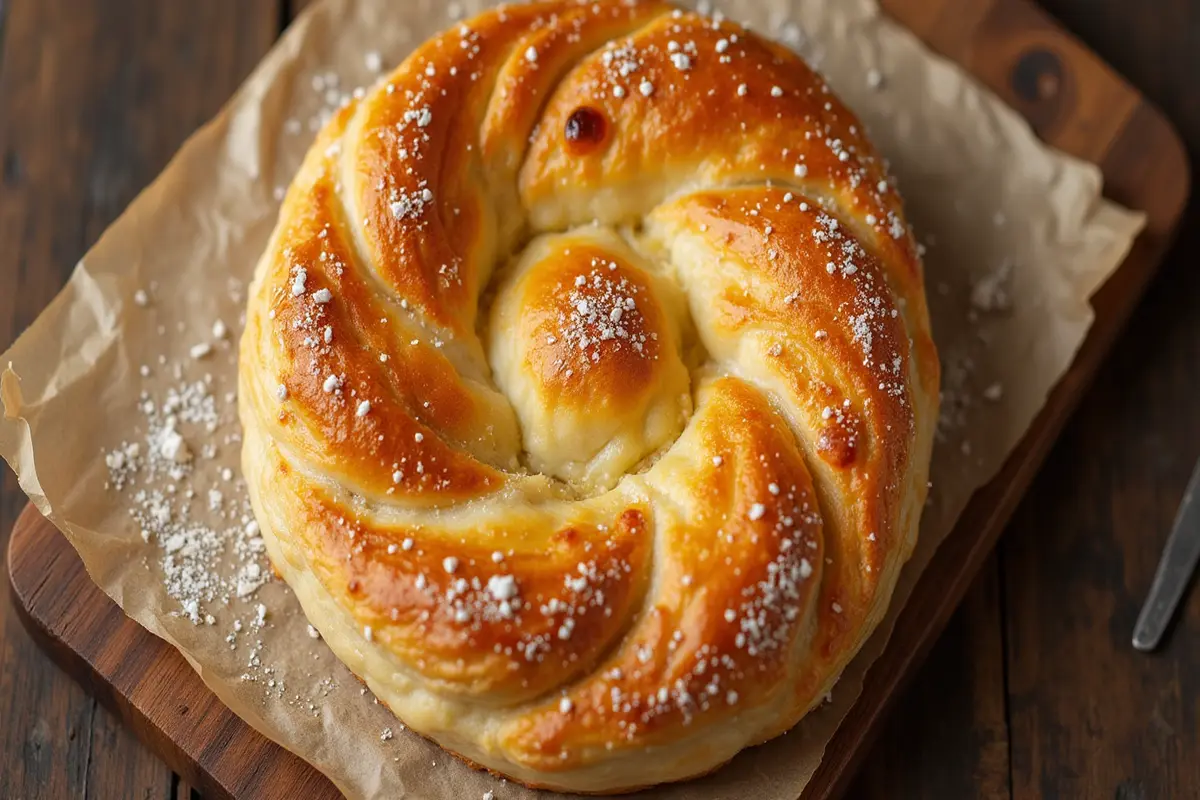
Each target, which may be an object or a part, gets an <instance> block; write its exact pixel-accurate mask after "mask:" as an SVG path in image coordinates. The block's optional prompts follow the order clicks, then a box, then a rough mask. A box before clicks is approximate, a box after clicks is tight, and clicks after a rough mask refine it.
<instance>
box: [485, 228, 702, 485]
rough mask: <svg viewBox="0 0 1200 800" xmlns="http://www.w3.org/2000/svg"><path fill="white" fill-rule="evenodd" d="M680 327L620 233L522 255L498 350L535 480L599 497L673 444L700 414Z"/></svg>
mask: <svg viewBox="0 0 1200 800" xmlns="http://www.w3.org/2000/svg"><path fill="white" fill-rule="evenodd" d="M677 319H678V309H677V308H675V304H674V302H673V301H672V299H671V298H670V292H669V289H668V288H667V287H666V286H665V285H664V281H662V280H661V279H660V278H658V277H657V276H656V275H654V273H653V272H652V271H651V270H650V269H648V268H647V266H646V264H645V263H644V261H643V260H642V259H641V258H640V257H639V256H638V255H637V254H636V253H635V252H634V251H633V250H632V248H630V247H629V246H628V245H627V244H626V243H625V242H624V240H622V239H621V238H620V237H619V236H618V235H616V234H615V233H613V232H611V231H608V230H606V229H603V228H585V229H580V230H577V231H574V232H571V233H566V234H555V235H549V236H543V237H540V238H538V239H535V240H534V241H533V242H532V243H531V244H530V245H529V247H527V248H526V249H525V251H524V253H523V254H522V255H521V256H520V257H519V258H518V260H517V262H516V263H515V264H514V265H513V267H512V270H511V272H510V273H509V274H508V276H507V278H506V279H505V280H504V282H503V283H502V284H501V286H500V287H499V289H498V293H497V296H496V299H495V302H494V304H493V307H492V313H491V319H490V321H489V322H490V337H489V340H490V348H489V349H490V357H491V362H492V368H493V370H494V373H495V378H496V382H497V383H498V384H499V386H500V389H501V391H503V392H504V393H505V394H506V395H507V396H508V398H509V400H511V401H512V404H513V408H514V409H515V411H516V414H517V418H518V420H519V421H520V423H521V427H522V432H523V434H522V435H523V440H524V448H525V452H526V455H527V458H528V462H529V467H530V468H531V469H533V470H534V471H537V472H541V473H544V474H547V475H552V476H554V477H557V478H560V479H562V480H565V481H567V482H568V483H570V484H572V485H574V486H576V488H578V489H580V490H582V491H585V492H592V491H599V490H603V489H606V488H610V487H611V486H612V485H614V484H615V483H616V481H617V480H618V479H619V478H620V477H621V475H623V474H624V473H626V472H628V471H631V470H633V469H636V467H637V465H638V463H639V462H641V461H643V460H644V459H645V458H646V457H647V456H649V455H651V454H653V453H654V452H655V451H657V450H658V449H660V448H661V447H663V446H665V445H668V444H670V443H671V442H673V441H674V440H675V438H676V437H677V436H678V435H679V432H680V431H681V430H682V429H683V425H684V423H685V422H686V419H687V416H688V414H689V413H690V410H691V401H690V396H689V377H688V373H687V370H686V368H685V367H684V365H683V362H682V360H681V357H680V345H679V332H678V324H677Z"/></svg>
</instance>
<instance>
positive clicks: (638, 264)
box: [240, 0, 938, 792]
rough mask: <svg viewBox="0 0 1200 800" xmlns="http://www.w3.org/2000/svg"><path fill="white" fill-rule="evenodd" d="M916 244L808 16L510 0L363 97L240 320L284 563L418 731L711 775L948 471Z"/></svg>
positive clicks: (816, 647) (884, 578)
mask: <svg viewBox="0 0 1200 800" xmlns="http://www.w3.org/2000/svg"><path fill="white" fill-rule="evenodd" d="M937 387H938V365H937V357H936V353H935V350H934V346H933V343H932V339H931V337H930V331H929V320H928V313H927V310H926V302H925V295H924V289H923V284H922V270H921V264H920V262H919V260H918V258H917V255H916V248H915V245H914V242H913V239H912V236H911V233H910V230H909V227H908V225H907V223H906V221H905V218H904V216H903V211H902V208H901V202H900V198H899V197H898V196H897V193H896V190H895V185H894V183H893V182H892V181H891V179H890V178H889V177H888V175H887V173H886V170H885V168H884V164H883V163H882V161H881V159H880V158H879V156H878V155H877V154H876V153H875V151H874V150H873V149H872V147H871V145H870V143H869V142H868V141H867V139H866V138H865V135H864V132H863V130H862V127H861V125H860V123H859V122H858V121H857V120H856V119H855V117H854V115H853V114H852V113H851V112H850V111H849V110H847V109H846V108H845V106H843V105H842V103H841V102H839V101H838V99H837V98H836V97H835V96H834V95H833V94H832V93H831V92H830V90H829V88H828V86H826V84H825V83H824V81H823V80H822V79H821V78H820V77H819V76H817V75H816V74H815V73H813V72H812V71H811V70H810V69H808V68H807V67H806V66H805V65H804V64H803V62H802V61H801V60H800V59H799V58H798V57H797V56H795V55H794V54H792V53H791V52H790V51H788V50H786V49H784V48H782V47H780V46H777V45H775V44H772V43H770V42H768V41H765V40H763V39H761V38H759V37H758V36H756V35H754V34H752V33H750V32H748V31H746V30H745V29H743V28H741V27H739V26H737V25H734V24H732V23H729V22H727V21H723V20H720V19H710V18H705V17H702V16H699V15H696V14H693V13H691V12H686V11H681V10H678V9H675V8H673V7H671V6H669V5H665V4H663V3H659V2H652V1H651V0H624V1H622V2H613V1H611V0H609V1H605V2H596V1H595V0H586V1H585V2H579V1H577V0H554V1H552V2H540V3H533V4H529V5H515V6H506V7H501V8H498V9H496V10H493V11H491V12H488V13H485V14H483V15H481V16H479V17H477V18H475V19H473V20H470V21H468V22H465V23H462V24H460V25H458V26H457V27H454V28H452V29H451V30H449V31H447V32H445V33H444V34H442V35H440V36H438V37H437V38H435V39H433V40H431V41H429V42H428V43H426V44H424V45H423V46H422V47H420V48H419V49H418V50H417V51H416V52H415V53H413V54H412V55H411V56H410V57H409V58H408V59H407V60H405V61H404V63H403V64H401V65H400V66H399V67H398V68H397V69H396V70H395V71H394V72H392V73H391V74H390V75H388V76H386V77H385V78H384V79H383V80H381V81H380V82H379V83H378V84H377V85H376V86H374V87H373V88H371V89H370V90H368V91H367V92H366V93H365V94H364V95H363V96H362V98H361V99H358V100H356V101H354V102H352V103H351V104H350V105H348V106H347V107H345V108H344V109H342V110H341V111H340V112H339V113H338V114H337V115H336V116H335V118H334V119H333V120H332V121H331V122H330V123H329V125H328V126H327V127H326V128H325V130H324V131H322V132H321V134H320V135H319V137H318V139H317V141H316V142H315V144H314V145H313V146H312V148H311V150H310V151H309V154H308V156H307V158H306V160H305V161H304V164H303V166H302V168H301V169H300V172H299V174H298V175H297V176H296V179H295V181H294V182H293V184H292V186H291V188H290V189H289V191H288V192H287V195H286V198H285V200H284V203H283V207H282V210H281V212H280V218H279V223H278V226H277V228H276V230H275V233H274V235H273V237H272V239H271V243H270V245H269V247H268V248H267V251H266V253H265V254H264V255H263V258H262V261H261V263H260V264H259V267H258V272H257V276H256V279H255V283H254V285H253V289H252V292H251V298H250V304H249V312H248V316H247V326H246V332H245V334H244V337H243V339H242V344H241V366H240V402H241V416H242V421H243V424H244V426H245V445H244V454H243V461H244V466H245V473H246V478H247V480H248V482H249V485H250V490H251V497H252V499H253V503H254V507H255V512H256V515H257V517H258V520H259V523H260V524H261V526H262V530H263V533H264V538H265V539H266V541H267V543H268V548H269V551H270V554H271V558H272V560H273V562H274V564H275V566H276V568H277V569H278V571H279V573H280V574H281V575H282V576H283V578H284V579H285V580H286V581H287V582H288V584H289V585H290V586H291V587H292V589H293V590H294V591H295V594H296V596H297V598H298V599H299V600H300V603H301V605H302V606H303V608H304V611H305V614H306V615H307V616H308V618H309V620H310V621H311V622H312V624H313V625H314V626H315V627H316V628H317V629H318V630H319V631H320V632H321V634H322V635H323V637H324V638H325V640H326V641H327V642H328V643H329V646H330V647H331V648H332V649H333V651H334V652H335V653H336V654H337V656H338V657H339V658H340V659H341V660H342V661H344V662H345V663H346V664H347V665H348V666H349V668H350V669H351V670H353V671H354V672H355V673H356V674H357V675H359V676H360V677H362V678H363V679H364V680H365V681H366V683H367V684H368V686H369V687H370V688H371V690H372V691H374V692H375V694H376V695H377V696H378V697H379V699H380V700H381V701H382V702H384V703H386V704H387V705H388V706H389V707H390V708H391V709H392V710H393V711H394V712H395V713H396V714H397V715H398V716H399V717H401V718H402V719H403V720H404V722H406V723H407V724H408V725H409V726H410V727H411V728H413V729H414V730H415V731H417V732H419V733H421V734H424V735H425V736H428V737H430V738H432V739H434V740H435V741H437V742H438V743H439V744H441V745H442V746H443V747H445V748H446V749H448V750H450V751H453V752H455V753H458V754H460V755H461V756H463V757H464V758H466V759H468V760H470V761H471V762H473V763H475V764H478V765H481V766H483V767H486V768H488V769H491V770H494V771H496V772H499V773H503V774H505V775H508V776H510V777H512V778H514V779H515V780H518V781H521V782H523V783H526V784H530V785H536V786H544V787H553V788H558V789H563V790H568V791H580V792H605V791H617V790H625V789H632V788H636V787H640V786H647V785H652V784H656V783H661V782H666V781H674V780H680V779H683V778H687V777H689V776H693V775H697V774H701V773H704V772H707V771H710V770H712V769H713V768H715V767H717V766H719V765H720V764H722V763H724V762H725V761H727V760H729V759H730V758H732V757H733V756H734V755H735V754H736V753H737V752H738V751H739V750H741V749H743V748H745V747H747V746H750V745H753V744H756V743H759V742H763V741H765V740H767V739H769V738H771V737H773V736H776V735H778V734H780V733H782V732H784V731H786V730H787V729H788V728H790V727H792V726H793V725H795V724H796V722H797V721H798V720H800V719H801V718H802V717H803V716H804V715H805V714H806V713H807V712H808V711H809V710H810V709H812V708H813V707H814V706H815V705H817V704H819V703H820V702H821V698H823V697H824V695H825V694H826V693H827V692H828V691H829V689H830V687H831V686H832V684H833V683H834V682H835V681H836V679H837V677H838V675H839V674H840V673H841V671H842V669H843V668H844V667H845V665H846V664H847V663H848V662H849V660H850V659H851V658H852V657H853V656H854V655H855V653H856V652H857V651H858V649H859V648H860V646H861V645H862V644H863V642H864V641H865V640H866V638H867V637H868V636H869V635H870V633H871V631H872V630H873V629H874V627H875V625H876V624H877V622H878V621H879V619H880V618H881V617H882V615H883V613H884V611H885V610H886V607H887V604H888V601H889V599H890V597H891V594H892V591H893V588H894V586H895V583H896V579H897V575H898V573H899V570H900V567H901V566H902V565H903V563H904V561H905V560H906V559H907V557H908V555H909V553H910V552H911V550H912V547H913V545H914V543H915V540H916V535H917V526H918V521H919V518H920V512H921V508H922V505H923V503H924V500H925V494H926V482H927V475H928V467H929V458H930V449H931V443H932V438H933V426H934V421H935V418H936V414H937Z"/></svg>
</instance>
